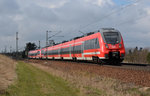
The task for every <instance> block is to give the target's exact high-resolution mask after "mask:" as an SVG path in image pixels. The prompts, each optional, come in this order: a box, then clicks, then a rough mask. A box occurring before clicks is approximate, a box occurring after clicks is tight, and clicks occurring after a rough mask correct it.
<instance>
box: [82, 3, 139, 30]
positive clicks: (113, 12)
mask: <svg viewBox="0 0 150 96" xmlns="http://www.w3.org/2000/svg"><path fill="white" fill-rule="evenodd" d="M139 1H141V0H137V1H135V2H133V3H131V4H128V5H126V6H123V7H121V8H120V9H118V10H114V11H112V12H111V13H109V14H107V15H105V16H103V17H102V18H101V19H100V20H97V21H95V22H93V23H89V24H87V25H85V26H83V27H81V28H80V29H83V28H86V27H88V26H89V25H93V24H96V23H97V22H100V21H102V20H103V19H105V18H107V17H109V16H111V15H113V14H115V13H118V12H120V11H121V10H123V9H125V8H127V7H130V6H132V5H134V4H135V3H137V2H139Z"/></svg>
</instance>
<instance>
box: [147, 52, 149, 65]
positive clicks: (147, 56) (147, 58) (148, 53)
mask: <svg viewBox="0 0 150 96" xmlns="http://www.w3.org/2000/svg"><path fill="white" fill-rule="evenodd" d="M147 62H148V63H150V52H149V53H148V55H147Z"/></svg>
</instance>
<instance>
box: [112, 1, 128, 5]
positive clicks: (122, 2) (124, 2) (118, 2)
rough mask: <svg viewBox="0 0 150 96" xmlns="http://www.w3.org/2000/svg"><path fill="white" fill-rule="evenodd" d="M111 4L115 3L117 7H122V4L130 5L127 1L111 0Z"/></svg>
mask: <svg viewBox="0 0 150 96" xmlns="http://www.w3.org/2000/svg"><path fill="white" fill-rule="evenodd" d="M113 2H115V4H117V5H124V4H129V3H130V1H129V0H113Z"/></svg>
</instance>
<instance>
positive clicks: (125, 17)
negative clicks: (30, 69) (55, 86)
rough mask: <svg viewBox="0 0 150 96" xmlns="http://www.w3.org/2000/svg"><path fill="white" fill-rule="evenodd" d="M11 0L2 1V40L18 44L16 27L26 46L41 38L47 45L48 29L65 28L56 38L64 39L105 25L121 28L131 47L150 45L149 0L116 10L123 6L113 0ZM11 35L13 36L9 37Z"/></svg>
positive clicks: (21, 41) (43, 43)
mask: <svg viewBox="0 0 150 96" xmlns="http://www.w3.org/2000/svg"><path fill="white" fill-rule="evenodd" d="M9 1H10V0H1V1H0V5H1V6H0V14H1V15H0V22H1V23H0V33H1V41H3V42H5V41H6V42H5V43H7V42H8V41H7V40H10V41H11V43H9V44H8V46H10V45H15V38H14V36H15V32H16V31H18V32H19V37H20V39H19V42H20V44H19V46H20V47H21V46H22V47H23V46H25V43H27V42H29V41H31V42H32V41H34V42H38V40H41V41H42V42H41V44H42V45H43V46H44V45H45V33H46V30H51V31H59V30H61V31H63V32H62V33H61V34H59V35H61V36H62V35H63V36H65V37H64V38H53V39H54V40H56V41H62V40H68V39H71V38H73V37H75V36H79V35H82V34H81V33H79V32H78V31H79V30H81V31H83V32H84V33H86V32H90V31H95V30H98V29H99V28H102V27H115V28H116V29H119V30H120V31H121V33H122V35H123V37H124V40H125V44H126V46H127V47H128V46H129V47H130V46H131V47H132V46H133V45H134V46H140V44H142V46H148V44H147V43H148V42H147V41H148V39H149V38H150V36H149V35H150V32H149V30H150V27H149V25H150V22H149V21H150V6H149V5H148V3H147V2H146V3H141V2H144V0H143V1H140V2H139V3H138V4H137V3H136V4H135V5H133V6H130V7H127V8H125V9H123V10H121V11H119V12H116V13H115V14H110V13H112V11H115V10H118V8H120V6H119V7H118V6H117V4H115V3H114V2H113V0H11V4H10V3H9ZM4 5H5V6H4ZM109 15H110V16H109ZM107 16H108V17H107ZM88 24H89V26H87V27H85V28H82V27H83V26H85V25H88ZM143 33H144V34H143ZM52 34H55V32H53V33H51V34H50V35H52ZM8 35H9V36H10V37H11V38H10V37H9V38H7V36H8ZM5 37H6V38H5ZM137 39H138V40H139V42H138V43H137V42H136V41H137ZM131 41H132V42H131ZM13 42H14V43H13ZM135 42H136V43H135ZM143 42H145V43H143ZM5 43H4V44H1V45H0V47H3V46H4V45H5ZM149 45H150V44H149Z"/></svg>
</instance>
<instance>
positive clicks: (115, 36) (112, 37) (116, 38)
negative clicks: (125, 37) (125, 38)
mask: <svg viewBox="0 0 150 96" xmlns="http://www.w3.org/2000/svg"><path fill="white" fill-rule="evenodd" d="M103 34H104V38H105V41H106V43H107V44H117V43H119V42H120V35H119V33H118V32H104V33H103Z"/></svg>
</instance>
